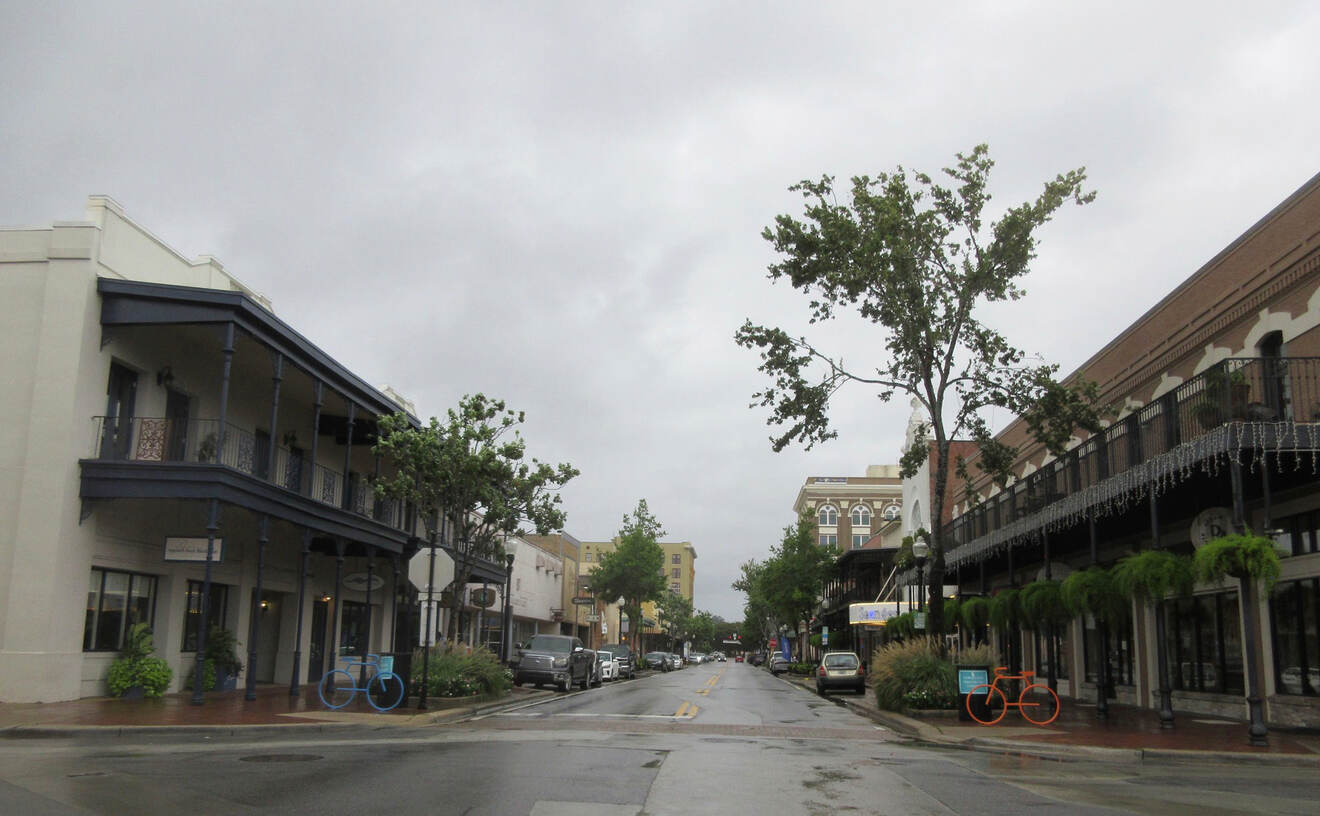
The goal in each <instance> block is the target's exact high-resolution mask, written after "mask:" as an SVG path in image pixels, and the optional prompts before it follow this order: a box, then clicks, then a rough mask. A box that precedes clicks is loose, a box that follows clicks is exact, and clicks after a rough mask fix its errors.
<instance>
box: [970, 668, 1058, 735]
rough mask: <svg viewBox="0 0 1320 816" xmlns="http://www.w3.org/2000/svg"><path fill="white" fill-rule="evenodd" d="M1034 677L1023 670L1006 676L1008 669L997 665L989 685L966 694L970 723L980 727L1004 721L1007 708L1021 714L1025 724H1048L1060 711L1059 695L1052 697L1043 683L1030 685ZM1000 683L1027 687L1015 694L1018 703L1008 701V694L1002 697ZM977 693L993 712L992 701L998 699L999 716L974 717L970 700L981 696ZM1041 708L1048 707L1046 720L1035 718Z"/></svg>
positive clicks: (1031, 673)
mask: <svg viewBox="0 0 1320 816" xmlns="http://www.w3.org/2000/svg"><path fill="white" fill-rule="evenodd" d="M1035 676H1036V673H1035V672H1031V671H1024V672H1022V673H1021V674H1009V673H1008V667H1007V666H996V667H995V679H994V680H992V681H991V682H989V683H981V684H980V685H978V686H976V687H975V688H973V689H972V690H971V692H970V693H969V694H968V695H967V713H968V714H969V715H970V716H971V718H972V719H973V720H975V721H976V722H978V723H980V724H981V725H994V724H996V723H998V722H999V721H1000V720H1002V719H1004V715H1005V714H1007V713H1008V709H1010V708H1016V709H1017V710H1018V713H1019V714H1021V715H1022V719H1024V720H1026V721H1027V722H1029V723H1032V724H1034V725H1049V724H1050V723H1052V722H1054V720H1055V719H1056V718H1057V717H1058V716H1059V711H1060V708H1061V706H1060V704H1059V695H1057V694H1055V693H1054V689H1052V688H1050V687H1049V686H1047V685H1045V684H1044V683H1033V682H1032V678H1033V677H1035ZM1000 680H1021V681H1023V682H1024V683H1025V684H1026V685H1024V686H1023V688H1022V692H1021V693H1020V694H1018V699H1017V702H1009V700H1008V695H1006V694H1004V691H1003V689H1001V688H1000V687H999V681H1000ZM980 689H985V691H984V692H980ZM980 694H984V695H985V698H986V699H985V705H986V707H987V708H989V709H992V711H993V708H994V705H993V701H994V699H995V695H998V696H999V706H998V707H999V714H998V715H997V716H995V715H993V713H992V716H991V718H990V719H982V718H981V717H978V716H977V712H976V710H975V708H974V707H973V705H972V703H973V699H972V698H973V697H976V696H980ZM1033 695H1035V696H1033ZM1037 697H1043V698H1044V700H1043V701H1041V700H1040V699H1037ZM1042 706H1048V711H1049V716H1048V717H1045V716H1040V717H1038V716H1036V715H1037V714H1041V715H1043V714H1044V713H1045V712H1044V711H1041V710H1040V709H1041V707H1042Z"/></svg>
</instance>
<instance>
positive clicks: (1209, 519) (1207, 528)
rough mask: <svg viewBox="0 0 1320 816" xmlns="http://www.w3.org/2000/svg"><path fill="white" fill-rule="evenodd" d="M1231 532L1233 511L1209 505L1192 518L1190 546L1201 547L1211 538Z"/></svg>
mask: <svg viewBox="0 0 1320 816" xmlns="http://www.w3.org/2000/svg"><path fill="white" fill-rule="evenodd" d="M1232 532H1233V511H1232V510H1229V509H1228V508H1227V507H1210V508H1207V509H1205V510H1202V511H1201V512H1199V513H1197V514H1196V518H1194V519H1192V530H1191V538H1192V546H1194V547H1203V546H1205V545H1206V544H1207V543H1209V542H1210V541H1211V540H1213V539H1216V538H1219V537H1220V536H1226V535H1229V534H1230V533H1232Z"/></svg>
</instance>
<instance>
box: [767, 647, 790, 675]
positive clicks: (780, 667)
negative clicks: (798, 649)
mask: <svg viewBox="0 0 1320 816" xmlns="http://www.w3.org/2000/svg"><path fill="white" fill-rule="evenodd" d="M786 671H788V658H787V657H784V656H783V655H782V654H780V653H779V652H775V653H774V654H772V655H770V673H771V674H773V675H775V676H776V677H777V676H779V675H781V674H783V673H784V672H786Z"/></svg>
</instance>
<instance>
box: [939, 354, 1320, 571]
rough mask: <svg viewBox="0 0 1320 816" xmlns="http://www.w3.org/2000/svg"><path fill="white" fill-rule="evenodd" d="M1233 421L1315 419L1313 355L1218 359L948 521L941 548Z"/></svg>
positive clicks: (954, 547)
mask: <svg viewBox="0 0 1320 816" xmlns="http://www.w3.org/2000/svg"><path fill="white" fill-rule="evenodd" d="M1234 422H1246V423H1285V424H1301V423H1317V422H1320V358H1315V357H1285V358H1232V359H1228V360H1224V361H1223V362H1222V363H1219V364H1218V365H1216V366H1214V367H1213V368H1211V369H1208V370H1206V371H1204V372H1202V373H1201V374H1199V375H1197V376H1195V377H1193V378H1191V379H1190V380H1188V381H1187V382H1184V383H1182V384H1181V385H1179V386H1177V387H1176V388H1174V389H1172V390H1170V391H1168V392H1167V393H1165V394H1163V395H1161V396H1160V397H1157V398H1156V399H1154V400H1152V401H1151V402H1150V403H1149V404H1147V405H1145V406H1143V407H1142V408H1140V409H1138V410H1136V411H1134V412H1132V413H1130V414H1128V415H1127V416H1125V417H1124V418H1122V419H1120V420H1118V421H1117V422H1115V423H1114V424H1113V425H1110V426H1109V427H1108V428H1106V429H1105V430H1104V431H1103V432H1102V433H1100V434H1097V435H1095V436H1093V437H1091V438H1090V439H1088V440H1086V442H1084V443H1082V444H1081V445H1079V446H1078V447H1077V448H1075V449H1073V450H1072V451H1069V452H1068V454H1067V455H1065V456H1063V457H1061V458H1059V459H1056V460H1054V461H1052V462H1050V463H1048V464H1046V465H1045V466H1044V467H1042V468H1041V469H1040V470H1038V471H1036V472H1034V473H1032V474H1030V475H1028V476H1026V477H1025V478H1022V479H1019V480H1017V481H1016V482H1014V483H1013V484H1012V485H1010V486H1009V487H1008V488H1007V489H1006V490H1004V491H1001V492H1000V493H999V494H997V495H995V496H994V497H992V498H991V499H989V500H987V501H986V502H984V503H983V504H982V505H980V506H979V507H977V508H976V509H974V510H971V511H969V512H967V513H964V514H963V515H961V516H959V517H958V518H956V519H954V521H953V522H952V524H951V525H950V526H949V527H948V528H947V529H946V534H945V541H946V542H949V544H948V545H947V551H948V552H949V553H950V554H953V553H956V552H957V551H958V549H959V548H960V547H962V546H963V545H966V544H968V543H969V542H971V541H974V540H976V539H978V538H980V537H982V536H986V535H989V534H990V533H992V532H995V531H996V530H1000V529H1002V528H1004V527H1007V526H1009V525H1011V524H1013V523H1014V522H1017V521H1019V520H1021V519H1024V518H1026V517H1028V516H1032V515H1033V514H1035V513H1038V512H1040V511H1041V510H1043V509H1044V508H1046V507H1048V506H1050V505H1051V504H1054V503H1055V502H1059V501H1062V500H1063V499H1065V498H1067V497H1069V496H1072V495H1074V494H1076V493H1079V492H1081V491H1083V490H1086V489H1087V488H1089V487H1092V486H1094V485H1098V484H1100V483H1101V482H1104V481H1105V480H1106V479H1110V478H1111V477H1113V476H1116V475H1118V474H1121V473H1124V472H1125V471H1128V470H1131V469H1132V468H1135V467H1137V466H1139V465H1142V464H1143V463H1146V462H1149V461H1151V460H1153V459H1156V458H1157V457H1160V456H1161V455H1162V454H1165V453H1168V452H1170V451H1173V450H1175V449H1177V448H1178V447H1179V446H1181V445H1185V444H1186V443H1189V442H1195V441H1196V440H1197V439H1199V438H1201V437H1205V436H1207V435H1209V434H1213V433H1217V432H1219V430H1220V429H1221V428H1222V426H1224V425H1226V424H1228V423H1234Z"/></svg>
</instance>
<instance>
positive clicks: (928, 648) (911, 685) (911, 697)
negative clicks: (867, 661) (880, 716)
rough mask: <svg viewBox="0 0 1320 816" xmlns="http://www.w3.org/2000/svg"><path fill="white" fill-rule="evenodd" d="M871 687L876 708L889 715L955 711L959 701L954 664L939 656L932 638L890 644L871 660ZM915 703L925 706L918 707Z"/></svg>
mask: <svg viewBox="0 0 1320 816" xmlns="http://www.w3.org/2000/svg"><path fill="white" fill-rule="evenodd" d="M871 683H872V685H873V686H874V687H875V699H876V704H877V705H879V706H880V708H883V709H886V710H888V711H905V710H907V709H909V708H917V707H924V704H925V703H928V702H929V703H938V705H932V706H931V707H941V708H952V707H953V706H954V705H955V704H956V701H957V674H956V672H955V670H954V667H953V664H952V663H950V662H949V661H948V660H946V659H945V658H943V657H941V656H940V652H939V646H938V644H937V643H936V642H935V641H934V640H932V639H930V638H912V639H909V640H906V641H904V642H901V643H890V644H888V645H885V646H882V647H880V648H879V649H877V650H876V651H875V654H874V655H872V658H871ZM915 701H920V702H921V703H923V705H922V706H918V705H917V704H916V702H915Z"/></svg>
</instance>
